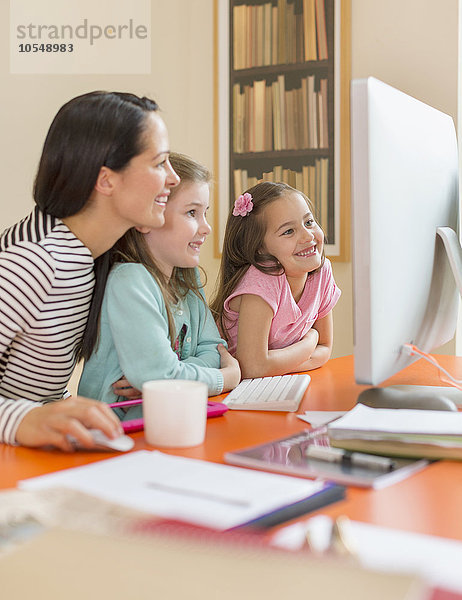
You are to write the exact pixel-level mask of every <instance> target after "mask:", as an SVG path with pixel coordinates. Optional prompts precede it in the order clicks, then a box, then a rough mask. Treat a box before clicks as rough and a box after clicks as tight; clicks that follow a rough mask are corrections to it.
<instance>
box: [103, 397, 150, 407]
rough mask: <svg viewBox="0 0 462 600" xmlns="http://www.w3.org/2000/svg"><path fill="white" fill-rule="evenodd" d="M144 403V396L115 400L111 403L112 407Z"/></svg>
mask: <svg viewBox="0 0 462 600" xmlns="http://www.w3.org/2000/svg"><path fill="white" fill-rule="evenodd" d="M142 403H143V398H136V399H135V400H123V401H122V402H114V403H113V404H109V406H110V408H122V407H123V406H138V404H142Z"/></svg>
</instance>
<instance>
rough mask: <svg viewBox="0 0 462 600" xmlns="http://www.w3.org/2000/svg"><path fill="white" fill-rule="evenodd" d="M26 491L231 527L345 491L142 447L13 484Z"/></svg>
mask: <svg viewBox="0 0 462 600" xmlns="http://www.w3.org/2000/svg"><path fill="white" fill-rule="evenodd" d="M19 487H20V488H21V489H23V490H27V491H37V490H44V489H47V488H51V487H61V488H66V489H72V490H77V491H80V492H83V493H85V494H90V495H93V496H95V497H97V498H101V499H103V500H105V501H108V502H113V503H116V504H120V505H122V506H125V507H128V508H131V509H134V510H137V511H142V512H146V513H148V514H153V515H156V516H158V517H163V518H167V519H177V520H181V521H186V522H189V523H194V524H196V525H201V526H205V527H211V528H214V529H218V530H224V529H229V528H232V527H237V526H240V525H244V524H255V525H256V526H259V527H262V526H272V525H274V524H275V523H280V522H282V521H284V520H288V519H291V518H294V517H296V516H299V515H301V514H305V513H307V512H309V511H311V510H316V509H318V508H320V507H321V506H324V505H325V504H329V503H330V502H334V501H336V500H340V499H341V498H343V496H344V492H345V490H344V488H343V487H342V486H337V485H335V484H332V483H326V482H323V481H306V480H303V479H298V478H296V477H285V476H283V475H274V474H272V473H257V472H255V471H250V470H248V469H239V468H236V467H229V466H227V465H222V464H215V463H211V462H206V461H201V460H195V459H192V458H183V457H180V456H169V455H168V454H163V453H162V452H158V451H147V450H141V451H139V452H131V453H129V454H125V455H123V456H118V457H116V458H109V459H107V460H102V461H99V462H96V463H91V464H89V465H85V466H83V467H76V468H75V469H66V470H64V471H58V472H56V473H50V474H48V475H42V476H40V477H35V478H32V479H26V480H24V481H21V482H19Z"/></svg>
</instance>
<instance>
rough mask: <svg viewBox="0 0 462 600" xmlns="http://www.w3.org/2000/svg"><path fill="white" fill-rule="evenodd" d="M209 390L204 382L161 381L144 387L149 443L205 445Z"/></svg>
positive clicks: (179, 445)
mask: <svg viewBox="0 0 462 600" xmlns="http://www.w3.org/2000/svg"><path fill="white" fill-rule="evenodd" d="M207 399H208V389H207V385H206V384H205V383H202V382H201V381H187V380H183V379H158V380H155V381H146V383H144V384H143V418H144V436H145V438H146V441H147V443H148V444H150V445H152V446H163V447H170V448H188V447H191V446H198V445H199V444H202V442H203V441H204V438H205V426H206V423H207Z"/></svg>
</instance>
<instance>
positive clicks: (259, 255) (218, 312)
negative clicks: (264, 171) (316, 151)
mask: <svg viewBox="0 0 462 600" xmlns="http://www.w3.org/2000/svg"><path fill="white" fill-rule="evenodd" d="M247 193H249V194H250V195H251V196H252V203H253V209H252V210H251V212H250V213H248V214H247V215H246V216H245V217H240V216H237V217H235V216H234V215H233V212H232V210H233V209H232V208H231V210H230V213H229V215H228V220H227V223H226V229H225V236H224V240H223V251H222V255H221V265H220V273H219V276H218V281H217V286H216V289H215V295H214V298H213V300H212V302H211V304H210V309H211V311H212V313H213V315H214V317H215V320H216V321H217V323H218V325H219V327H220V330H221V334H222V335H223V336H224V337H225V339H228V336H227V329H228V328H229V326H230V324H229V322H228V323H226V322H225V314H224V303H225V300H226V298H228V296H230V295H231V294H232V292H233V290H234V289H235V288H236V286H237V285H238V284H239V282H240V281H241V279H242V277H243V276H244V274H245V273H246V271H247V269H248V268H249V267H250V265H253V266H254V267H255V268H257V269H258V270H259V271H261V272H262V273H266V274H268V275H282V274H283V273H284V268H283V266H282V265H281V263H280V262H279V261H278V260H277V258H276V257H275V256H273V255H272V254H268V253H266V252H264V250H263V246H264V244H263V242H264V237H265V234H266V224H265V220H264V218H263V213H264V210H265V208H266V207H267V206H268V205H269V204H271V203H272V202H274V201H275V200H277V199H278V198H281V197H283V196H285V195H286V194H288V193H296V194H299V195H300V196H302V197H303V198H304V200H305V202H306V203H307V205H308V207H309V209H310V211H311V212H312V213H313V214H314V212H313V207H312V205H311V202H310V200H309V198H308V197H307V196H305V194H303V193H302V192H300V191H298V190H296V189H294V188H293V187H291V186H290V185H287V184H285V183H272V182H269V181H264V182H261V183H257V185H255V186H253V187H251V188H250V189H248V190H247ZM323 263H324V252H323V254H322V262H321V266H322V264H323ZM316 270H317V269H316Z"/></svg>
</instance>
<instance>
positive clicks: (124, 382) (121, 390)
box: [112, 377, 141, 398]
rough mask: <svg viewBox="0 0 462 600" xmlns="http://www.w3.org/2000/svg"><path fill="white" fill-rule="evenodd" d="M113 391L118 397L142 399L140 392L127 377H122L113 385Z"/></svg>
mask: <svg viewBox="0 0 462 600" xmlns="http://www.w3.org/2000/svg"><path fill="white" fill-rule="evenodd" d="M112 391H113V392H114V394H115V395H116V396H123V397H124V398H141V392H140V390H137V389H136V388H135V387H133V386H132V385H131V384H130V382H129V381H128V379H126V378H125V377H121V378H120V379H119V380H118V381H116V382H115V383H113V384H112Z"/></svg>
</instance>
